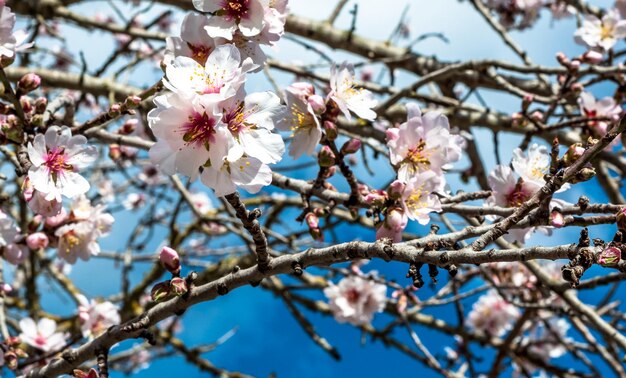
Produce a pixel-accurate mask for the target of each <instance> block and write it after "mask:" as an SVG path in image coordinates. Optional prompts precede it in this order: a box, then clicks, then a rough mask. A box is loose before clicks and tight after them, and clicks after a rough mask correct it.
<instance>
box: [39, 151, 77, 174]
mask: <svg viewBox="0 0 626 378" xmlns="http://www.w3.org/2000/svg"><path fill="white" fill-rule="evenodd" d="M44 164H45V165H46V167H47V168H48V172H49V173H50V175H52V178H53V179H54V181H56V180H57V178H58V176H59V175H60V174H63V171H71V170H72V169H73V167H72V165H71V164H68V163H67V156H66V155H65V149H64V148H58V149H57V148H54V149H52V150H50V151H48V154H47V155H46V157H45V160H44Z"/></svg>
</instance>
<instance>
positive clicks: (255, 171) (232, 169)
mask: <svg viewBox="0 0 626 378" xmlns="http://www.w3.org/2000/svg"><path fill="white" fill-rule="evenodd" d="M200 180H202V183H204V185H206V186H208V187H209V188H212V189H213V190H215V195H216V196H218V197H222V196H225V195H227V194H232V193H234V192H235V191H236V190H237V187H240V188H243V189H245V190H246V191H248V192H249V193H252V194H254V193H258V192H259V191H260V190H261V188H263V187H264V186H268V185H269V184H271V183H272V170H271V169H270V167H268V166H267V165H266V164H263V163H262V162H261V161H260V160H259V159H256V158H253V157H246V156H243V157H241V158H239V159H236V160H232V161H231V160H228V159H225V160H224V162H223V165H222V166H221V167H220V168H214V167H213V166H210V167H206V168H205V169H204V171H203V172H202V175H201V176H200Z"/></svg>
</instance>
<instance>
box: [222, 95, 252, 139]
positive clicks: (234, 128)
mask: <svg viewBox="0 0 626 378" xmlns="http://www.w3.org/2000/svg"><path fill="white" fill-rule="evenodd" d="M245 119H246V117H245V114H244V112H243V102H240V103H239V104H238V105H237V107H236V108H234V109H233V110H231V111H230V112H228V113H224V115H223V116H222V122H224V123H225V124H227V125H228V130H230V132H231V133H233V134H234V135H235V136H236V135H237V134H239V133H240V132H242V131H244V130H245V129H246V128H247V127H248V126H247V125H246V124H245V122H244V121H245Z"/></svg>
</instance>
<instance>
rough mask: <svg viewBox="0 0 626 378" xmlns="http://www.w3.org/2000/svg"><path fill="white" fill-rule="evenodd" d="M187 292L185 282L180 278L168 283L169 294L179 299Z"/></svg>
mask: <svg viewBox="0 0 626 378" xmlns="http://www.w3.org/2000/svg"><path fill="white" fill-rule="evenodd" d="M187 291H188V288H187V282H186V281H185V280H184V279H182V278H180V277H175V278H172V280H171V281H170V293H172V294H174V295H176V296H178V297H180V296H181V295H184V294H186V293H187Z"/></svg>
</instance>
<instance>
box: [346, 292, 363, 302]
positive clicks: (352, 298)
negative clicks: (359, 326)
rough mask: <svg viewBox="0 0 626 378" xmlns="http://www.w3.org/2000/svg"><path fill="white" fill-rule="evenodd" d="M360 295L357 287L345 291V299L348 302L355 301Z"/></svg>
mask: <svg viewBox="0 0 626 378" xmlns="http://www.w3.org/2000/svg"><path fill="white" fill-rule="evenodd" d="M360 297H361V293H359V291H358V290H357V289H350V290H348V291H347V292H346V299H347V300H348V302H350V303H356V302H357V301H358V300H359V298H360Z"/></svg>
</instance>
